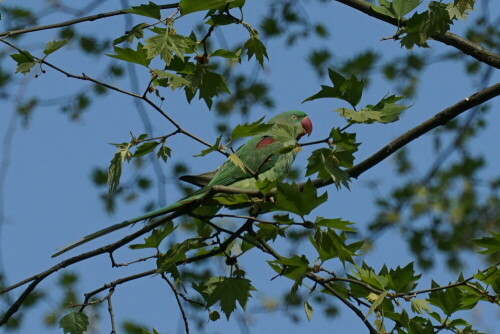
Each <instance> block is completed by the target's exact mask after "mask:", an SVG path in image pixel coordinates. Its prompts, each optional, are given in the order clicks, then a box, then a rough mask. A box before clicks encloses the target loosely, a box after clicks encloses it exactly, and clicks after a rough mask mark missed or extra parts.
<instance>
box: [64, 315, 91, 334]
mask: <svg viewBox="0 0 500 334" xmlns="http://www.w3.org/2000/svg"><path fill="white" fill-rule="evenodd" d="M88 326H89V317H88V316H87V315H86V314H85V313H81V312H72V313H69V314H66V315H65V316H64V317H62V319H61V320H60V321H59V328H62V329H63V331H64V333H70V334H83V333H84V332H86V331H87V327H88Z"/></svg>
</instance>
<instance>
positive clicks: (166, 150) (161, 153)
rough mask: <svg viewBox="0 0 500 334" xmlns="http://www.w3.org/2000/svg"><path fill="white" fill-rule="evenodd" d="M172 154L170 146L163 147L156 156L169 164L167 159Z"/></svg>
mask: <svg viewBox="0 0 500 334" xmlns="http://www.w3.org/2000/svg"><path fill="white" fill-rule="evenodd" d="M171 152H172V149H171V148H170V147H168V146H165V145H163V144H162V145H161V147H160V149H159V150H158V152H157V153H156V156H157V157H158V158H159V159H162V160H163V161H164V162H167V159H168V158H170V153H171Z"/></svg>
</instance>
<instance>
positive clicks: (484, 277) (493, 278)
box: [474, 265, 500, 293]
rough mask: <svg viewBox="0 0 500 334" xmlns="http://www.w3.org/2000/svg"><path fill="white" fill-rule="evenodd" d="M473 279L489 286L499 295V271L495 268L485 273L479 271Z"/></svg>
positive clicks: (492, 267)
mask: <svg viewBox="0 0 500 334" xmlns="http://www.w3.org/2000/svg"><path fill="white" fill-rule="evenodd" d="M474 277H475V278H477V279H478V280H480V281H481V282H483V283H485V284H487V285H490V286H491V287H492V288H493V290H494V291H495V292H497V293H500V269H499V268H498V267H497V266H495V265H494V266H491V267H490V268H488V270H486V271H485V272H482V271H479V272H478V273H477V274H475V275H474Z"/></svg>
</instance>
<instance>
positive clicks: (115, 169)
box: [108, 153, 122, 193]
mask: <svg viewBox="0 0 500 334" xmlns="http://www.w3.org/2000/svg"><path fill="white" fill-rule="evenodd" d="M121 175H122V159H121V155H120V154H119V153H116V154H115V156H114V157H113V159H112V160H111V163H110V165H109V168H108V186H109V193H112V192H114V191H115V189H116V188H117V187H118V185H119V184H120V177H121Z"/></svg>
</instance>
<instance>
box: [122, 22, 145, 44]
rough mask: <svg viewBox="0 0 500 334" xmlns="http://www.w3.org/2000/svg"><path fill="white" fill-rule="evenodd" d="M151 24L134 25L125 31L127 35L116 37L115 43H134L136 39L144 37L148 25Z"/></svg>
mask: <svg viewBox="0 0 500 334" xmlns="http://www.w3.org/2000/svg"><path fill="white" fill-rule="evenodd" d="M148 26H149V24H147V23H144V22H142V23H139V24H137V25H135V26H133V27H132V28H131V29H130V30H129V31H127V32H126V33H125V35H123V36H120V37H118V38H116V39H114V40H113V45H116V44H120V43H123V42H127V43H133V42H134V39H136V38H137V39H141V38H143V37H144V29H145V28H146V27H148Z"/></svg>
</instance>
